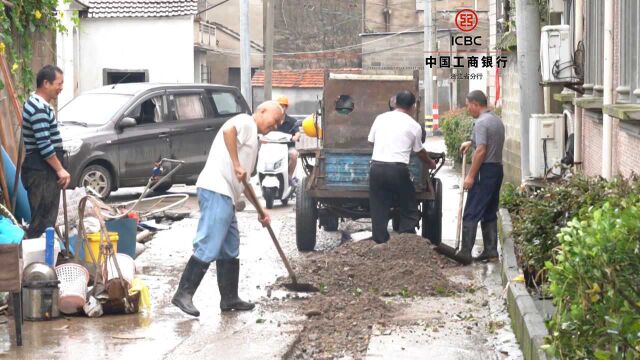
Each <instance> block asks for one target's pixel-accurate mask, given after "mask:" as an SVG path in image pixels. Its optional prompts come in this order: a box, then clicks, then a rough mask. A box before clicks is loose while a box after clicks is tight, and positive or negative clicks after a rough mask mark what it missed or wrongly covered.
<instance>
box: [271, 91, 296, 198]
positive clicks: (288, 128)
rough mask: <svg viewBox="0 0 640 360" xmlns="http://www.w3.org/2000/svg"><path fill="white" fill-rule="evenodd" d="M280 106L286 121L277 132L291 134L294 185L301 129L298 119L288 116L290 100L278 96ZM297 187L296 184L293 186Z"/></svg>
mask: <svg viewBox="0 0 640 360" xmlns="http://www.w3.org/2000/svg"><path fill="white" fill-rule="evenodd" d="M277 102H278V104H280V106H282V108H283V109H284V121H283V122H282V124H281V125H280V126H278V128H277V129H276V131H280V132H283V133H287V134H291V136H292V138H291V142H290V143H289V184H292V182H291V180H292V179H293V174H294V173H295V171H296V164H297V163H298V150H296V142H297V141H298V139H299V138H300V131H299V130H300V129H299V128H300V127H299V126H298V125H297V121H296V119H294V118H293V117H291V116H289V114H287V108H288V107H289V99H288V98H287V97H286V96H284V95H281V96H278V99H277ZM292 185H295V184H292Z"/></svg>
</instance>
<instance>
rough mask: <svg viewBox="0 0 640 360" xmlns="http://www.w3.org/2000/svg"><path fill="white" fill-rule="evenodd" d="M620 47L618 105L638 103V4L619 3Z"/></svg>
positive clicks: (634, 0)
mask: <svg viewBox="0 0 640 360" xmlns="http://www.w3.org/2000/svg"><path fill="white" fill-rule="evenodd" d="M619 16H620V17H619V19H620V21H619V22H618V26H620V32H619V33H620V46H619V51H620V53H619V55H620V56H619V61H620V66H619V72H618V74H619V75H618V79H619V80H618V88H616V92H617V93H618V97H617V102H619V103H640V52H639V51H638V38H639V36H640V24H639V23H638V20H640V2H639V1H637V0H621V1H620V3H619Z"/></svg>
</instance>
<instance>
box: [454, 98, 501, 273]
mask: <svg viewBox="0 0 640 360" xmlns="http://www.w3.org/2000/svg"><path fill="white" fill-rule="evenodd" d="M467 109H468V110H469V114H471V116H473V117H474V118H475V119H476V121H475V124H474V126H473V134H472V137H471V141H467V142H465V143H463V144H462V145H461V146H460V152H461V153H464V152H466V151H467V150H468V149H469V148H470V147H473V149H474V151H473V160H472V162H471V170H469V173H468V174H467V176H466V178H465V179H464V189H465V190H468V191H469V195H468V197H467V202H466V205H465V207H464V216H463V217H462V219H463V222H462V247H461V248H460V251H459V252H458V253H457V256H458V258H459V259H460V260H462V261H461V262H462V263H463V264H470V263H471V261H472V258H471V250H472V249H473V245H474V244H475V242H476V231H477V229H478V222H479V221H481V225H482V240H483V242H484V250H483V251H482V253H481V254H480V255H479V256H478V257H477V258H475V259H473V260H476V261H487V260H492V259H497V258H498V248H497V246H498V222H497V219H498V217H497V212H498V204H499V202H500V186H501V185H502V178H503V170H502V148H503V146H504V124H502V120H500V118H499V117H498V116H496V114H494V113H493V112H491V111H490V110H489V109H488V108H487V97H486V96H485V94H484V93H483V92H482V91H480V90H474V91H472V92H470V93H469V95H467Z"/></svg>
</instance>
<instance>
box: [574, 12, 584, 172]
mask: <svg viewBox="0 0 640 360" xmlns="http://www.w3.org/2000/svg"><path fill="white" fill-rule="evenodd" d="M575 6H576V7H575V13H576V17H575V22H576V24H575V27H576V28H575V34H574V36H575V37H574V44H575V46H578V43H579V42H580V41H582V39H583V37H584V0H576V5H575ZM578 96H580V94H576V97H578ZM582 113H583V110H582V108H581V107H578V106H574V111H573V118H574V120H575V121H574V123H573V124H574V125H573V126H574V129H573V159H574V160H573V161H574V163H575V164H576V168H577V169H578V171H580V170H582Z"/></svg>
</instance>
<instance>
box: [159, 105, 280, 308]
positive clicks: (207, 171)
mask: <svg viewBox="0 0 640 360" xmlns="http://www.w3.org/2000/svg"><path fill="white" fill-rule="evenodd" d="M283 115H284V111H283V109H282V107H281V106H280V105H279V104H278V103H277V102H275V101H265V102H264V103H262V104H260V105H259V106H258V108H257V109H256V112H255V113H254V114H253V116H251V115H248V114H239V115H236V116H234V117H232V118H231V119H229V120H228V121H227V122H226V123H225V124H224V125H223V126H222V128H221V129H220V131H219V132H218V134H217V135H216V137H215V139H214V140H213V145H212V146H211V150H210V151H209V157H208V158H207V163H206V164H205V166H204V169H203V170H202V172H201V173H200V176H199V177H198V181H197V182H196V186H197V187H198V205H199V206H200V220H199V221H198V230H197V233H196V237H195V239H194V240H193V255H192V256H191V258H190V259H189V262H188V263H187V266H186V268H185V269H184V272H183V273H182V277H181V278H180V284H179V286H178V290H177V291H176V293H175V295H174V296H173V299H172V300H171V303H172V304H174V305H175V306H177V307H178V308H180V310H182V311H184V312H185V313H187V314H189V315H192V316H199V315H200V311H198V309H197V308H196V307H195V306H194V305H193V295H194V294H195V292H196V290H197V289H198V286H199V285H200V281H202V278H203V277H204V274H205V273H206V272H207V269H208V268H209V264H210V263H211V262H213V261H214V260H215V262H216V271H217V280H218V289H219V290H220V309H221V310H222V311H231V310H251V309H253V308H254V306H255V305H254V304H252V303H250V302H246V301H243V300H242V299H240V298H239V297H238V279H239V274H240V261H239V260H238V253H239V247H240V234H239V232H238V222H237V220H236V214H235V206H236V204H237V203H238V201H239V200H240V194H241V193H242V192H243V191H245V189H244V186H243V185H242V180H243V179H246V177H247V176H248V175H247V174H248V173H250V172H251V171H252V170H253V168H254V167H255V163H256V159H257V157H258V133H260V134H263V135H264V134H267V133H268V132H270V131H272V130H275V128H276V127H277V126H278V125H279V124H280V123H282V119H283ZM247 198H249V199H250V197H247ZM254 205H255V204H254ZM258 220H259V221H260V222H261V223H262V224H263V225H266V224H269V223H270V222H271V219H270V218H269V215H268V214H265V217H264V218H260V217H259V218H258Z"/></svg>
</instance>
